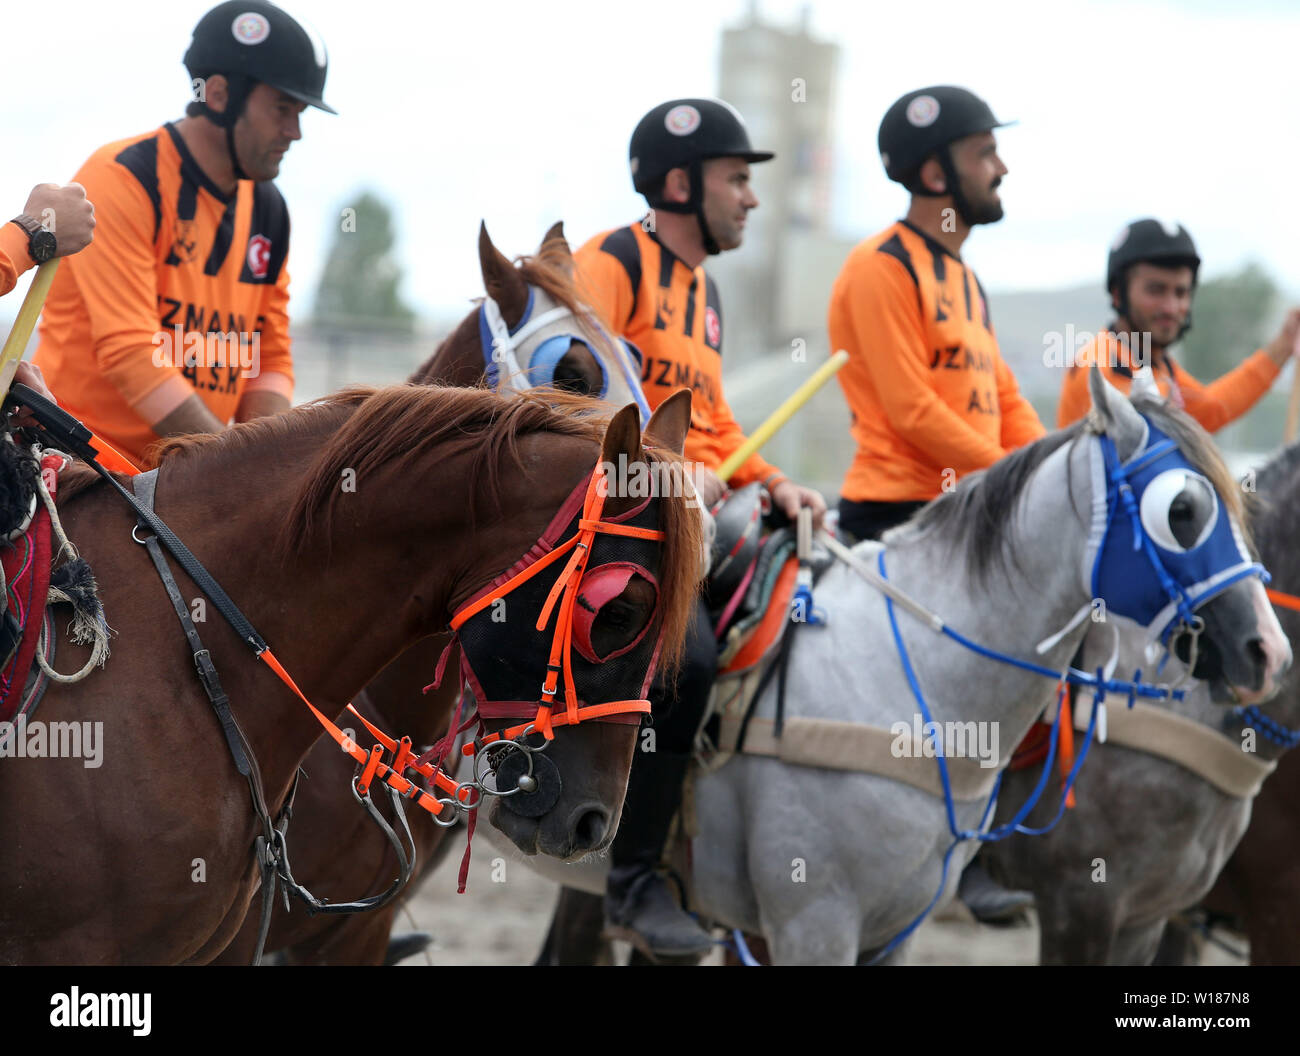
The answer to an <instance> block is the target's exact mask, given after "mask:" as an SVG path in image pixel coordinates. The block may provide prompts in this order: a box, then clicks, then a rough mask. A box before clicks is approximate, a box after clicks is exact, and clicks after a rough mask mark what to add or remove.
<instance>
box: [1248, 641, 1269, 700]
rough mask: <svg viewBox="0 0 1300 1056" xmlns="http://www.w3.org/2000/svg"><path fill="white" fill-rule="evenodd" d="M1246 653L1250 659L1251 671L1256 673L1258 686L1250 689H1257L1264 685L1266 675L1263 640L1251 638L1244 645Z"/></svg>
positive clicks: (1266, 659)
mask: <svg viewBox="0 0 1300 1056" xmlns="http://www.w3.org/2000/svg"><path fill="white" fill-rule="evenodd" d="M1246 653H1247V655H1249V657H1250V666H1251V669H1252V670H1254V671H1256V672H1258V676H1257V678H1256V682H1257V683H1258V685H1256V686H1252V687H1251V688H1252V689H1258V688H1259V687H1260V686H1262V685H1263V684H1264V678H1265V676H1266V675H1267V673H1268V650H1266V649H1265V648H1264V639H1263V638H1252V639H1251V640H1250V641H1249V642H1247V643H1246Z"/></svg>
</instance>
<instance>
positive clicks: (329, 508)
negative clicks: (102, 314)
mask: <svg viewBox="0 0 1300 1056" xmlns="http://www.w3.org/2000/svg"><path fill="white" fill-rule="evenodd" d="M577 402H578V398H577V397H572V396H565V395H562V394H557V393H539V394H526V395H523V396H512V397H509V398H503V397H499V396H496V395H494V394H491V393H487V392H483V391H461V390H450V389H437V388H421V387H412V386H400V387H392V388H387V389H379V390H373V389H367V388H354V389H350V390H345V391H344V392H341V393H339V394H336V395H335V396H332V397H328V398H326V399H325V400H322V401H319V402H317V403H316V404H312V405H308V406H306V407H303V408H299V409H297V410H294V411H291V412H289V413H288V414H285V415H282V416H277V417H273V418H264V419H259V420H257V421H254V422H250V423H247V424H244V425H240V426H236V427H235V428H233V429H231V430H228V431H227V432H225V433H221V434H218V435H215V436H212V437H205V438H189V439H186V440H182V441H176V442H173V443H172V444H170V445H169V446H168V447H167V448H165V449H164V452H163V455H162V458H161V463H160V464H161V468H160V470H159V480H158V488H157V511H158V515H159V516H160V517H162V518H163V520H165V521H166V522H167V523H168V524H169V525H170V526H171V528H172V529H173V530H174V531H175V532H176V534H177V535H178V536H180V537H181V538H182V539H184V540H185V541H186V542H187V544H188V545H189V547H190V549H191V550H192V551H193V552H194V554H195V555H197V556H198V558H199V559H200V560H201V561H203V562H204V563H205V565H206V566H207V567H208V568H209V569H210V570H212V571H213V572H215V574H216V575H218V576H219V578H220V580H221V582H222V584H223V585H224V586H225V588H226V590H227V591H228V592H229V594H230V595H231V596H232V597H233V598H234V599H236V602H237V603H239V604H242V605H243V607H244V611H245V612H246V614H247V615H248V617H249V619H250V620H251V621H252V623H253V624H254V625H255V626H256V627H258V628H259V629H260V631H261V633H262V634H263V636H264V637H265V638H266V640H267V641H268V642H270V643H271V644H272V645H273V646H274V647H275V648H276V651H277V653H278V655H279V659H280V661H281V662H282V663H283V664H284V666H285V668H287V670H288V671H289V672H290V673H291V674H292V675H293V676H294V677H295V678H296V680H297V682H298V684H299V685H300V686H301V688H302V690H303V692H304V693H305V694H306V696H307V697H308V698H309V699H311V700H312V701H314V702H315V703H316V705H317V706H318V707H319V708H320V709H321V710H322V711H323V712H324V713H325V714H327V715H331V716H335V717H337V716H339V715H341V714H342V713H343V711H344V707H345V705H346V703H347V701H348V700H350V699H351V698H352V697H353V696H354V695H355V694H356V693H357V692H359V691H360V689H361V688H362V687H363V686H364V685H366V684H367V683H368V682H369V681H370V680H371V679H373V678H374V677H375V676H376V675H377V674H378V673H379V672H380V671H381V670H382V669H383V668H384V667H385V665H386V664H387V663H389V662H390V661H391V660H392V659H393V658H394V657H396V656H398V655H399V654H400V653H402V652H403V651H404V650H405V649H407V648H408V647H409V646H410V645H412V644H414V643H415V642H417V641H419V640H421V639H424V638H427V637H428V636H429V635H431V634H433V633H434V632H436V631H438V630H439V629H440V628H441V627H443V626H446V624H447V620H448V616H449V614H451V613H453V612H455V611H456V610H457V608H458V607H459V606H460V605H461V604H462V603H463V602H465V601H466V600H467V599H469V598H471V597H472V596H474V594H475V593H476V592H479V591H481V590H482V589H484V588H485V587H486V586H487V585H488V584H490V583H492V582H493V581H494V580H495V579H497V578H498V577H499V576H500V574H501V572H502V570H503V569H504V568H507V567H509V566H510V565H511V564H512V563H514V562H516V560H517V559H518V558H519V557H520V555H523V554H525V553H526V552H529V551H530V549H531V548H533V547H534V545H535V544H536V543H537V542H538V540H539V539H540V538H542V536H543V533H544V532H545V531H546V530H547V529H548V526H549V525H551V523H552V521H553V520H554V519H555V518H556V514H557V511H558V510H560V509H561V508H562V507H563V506H564V505H565V504H566V502H567V501H568V500H570V499H571V497H572V495H573V493H574V490H575V488H576V487H578V486H585V482H586V481H588V480H590V479H591V476H592V472H593V470H594V468H595V467H596V465H597V462H598V461H599V460H603V461H616V460H617V458H618V457H620V456H623V457H626V458H627V459H628V460H629V462H636V461H638V460H650V461H661V460H665V459H666V460H672V459H674V458H675V457H676V456H674V455H672V454H670V453H668V452H664V451H646V450H644V449H643V448H642V446H641V434H640V429H639V426H638V422H637V412H636V409H635V408H625V409H624V410H623V411H620V412H619V413H618V414H617V415H615V416H614V417H613V418H612V419H604V418H597V417H595V416H591V415H585V416H579V415H577V414H575V413H574V412H575V410H576V408H575V404H576V403H577ZM583 406H589V405H586V404H584V405H583ZM541 467H544V471H542V472H539V471H538V470H539V468H541ZM652 476H653V474H652ZM73 491H74V489H73V488H66V489H65V490H64V492H63V494H62V497H61V505H60V515H61V517H62V520H63V526H64V528H65V530H66V532H67V535H68V537H69V538H70V539H72V540H73V541H74V542H76V543H77V545H78V546H79V547H80V549H81V553H82V556H83V557H85V558H86V559H87V560H88V561H89V562H90V564H91V565H92V567H93V568H94V570H95V574H96V577H97V580H98V583H99V587H100V593H101V596H102V598H103V601H104V605H105V608H106V612H107V615H108V618H109V621H110V622H111V623H112V624H113V626H114V628H115V630H116V634H117V637H116V640H115V644H114V655H113V656H112V657H111V658H110V660H109V662H108V664H107V665H106V666H105V668H104V669H103V670H102V671H96V672H95V673H94V674H93V675H91V677H89V678H87V679H86V680H85V681H81V682H78V683H75V684H70V685H53V686H51V688H50V690H49V692H48V694H47V695H46V698H45V700H44V702H43V704H42V705H41V708H40V711H39V713H38V715H37V717H36V720H34V721H41V722H45V723H54V722H78V723H80V722H84V721H94V722H97V723H102V724H103V725H102V727H100V728H101V729H102V731H103V733H102V737H101V745H102V752H101V753H100V758H99V760H98V761H99V762H100V763H101V764H102V765H98V766H94V767H92V766H90V765H87V764H88V763H89V760H86V761H83V760H82V759H79V758H46V757H42V758H33V757H32V756H31V754H30V753H29V755H28V756H27V757H21V758H7V759H6V760H5V761H4V764H3V766H0V801H2V802H4V803H5V810H4V811H3V814H2V816H0V846H3V847H4V853H3V855H0V890H3V891H4V892H5V898H4V900H3V905H0V962H5V963H23V964H51V963H62V964H176V963H206V962H208V961H210V960H211V959H212V958H213V957H215V956H216V954H217V953H219V952H220V951H221V950H223V949H225V948H226V947H227V946H228V945H229V944H230V942H231V940H232V938H233V937H234V935H235V933H236V931H237V930H238V928H239V927H240V925H241V923H242V922H243V920H244V918H245V915H246V914H247V911H248V907H249V903H250V900H251V898H252V896H253V894H254V893H255V891H256V889H257V886H258V877H259V874H258V869H257V865H256V863H255V862H254V858H253V854H252V849H253V846H254V840H255V837H256V836H257V835H258V834H259V831H260V827H259V825H258V823H257V821H256V818H255V815H254V813H253V811H252V809H251V808H250V804H249V790H248V787H247V785H246V784H245V782H244V780H243V779H242V778H241V777H240V775H239V774H238V772H237V771H236V769H235V767H234V766H233V765H232V760H231V757H230V754H229V751H228V750H227V748H226V745H225V744H224V743H223V739H222V737H221V735H220V731H219V728H218V727H217V725H216V724H215V723H214V721H213V717H212V715H211V714H210V709H209V705H208V703H207V701H206V699H205V696H204V694H203V692H202V690H201V688H200V686H199V683H198V681H197V679H196V678H195V677H194V668H193V664H194V661H193V657H192V655H191V652H190V650H189V649H188V648H187V647H186V643H185V638H184V637H183V635H182V634H181V633H180V631H179V629H178V628H177V627H176V624H175V619H176V618H175V615H174V613H173V612H172V609H171V604H170V602H169V601H168V598H167V595H166V593H165V591H164V589H163V586H162V584H161V583H160V582H159V581H158V579H157V576H156V574H155V572H154V571H153V569H152V567H151V566H150V563H149V561H148V560H147V557H146V555H145V554H144V553H143V552H142V551H141V550H140V549H139V548H138V547H137V545H136V543H135V542H133V541H132V528H133V525H134V521H135V517H134V516H133V514H132V512H131V510H130V509H129V508H128V507H127V506H126V504H125V503H123V502H122V501H121V499H120V497H119V496H117V495H113V494H110V491H109V489H107V488H104V487H94V486H85V487H83V488H81V489H80V490H78V491H76V493H75V494H74V493H73ZM653 502H654V513H655V514H656V515H657V517H658V523H659V528H660V529H661V530H662V531H663V533H664V536H663V541H662V542H661V543H660V544H658V546H656V547H653V549H654V551H655V554H656V560H655V561H654V562H652V563H654V564H656V565H657V566H658V567H657V575H658V578H659V590H658V597H657V600H656V598H655V597H654V594H653V592H650V591H645V590H643V589H633V588H635V587H639V586H641V584H639V582H638V581H637V580H636V578H635V577H633V579H631V580H629V582H628V586H627V590H626V592H625V594H624V595H622V596H620V597H619V598H618V601H619V602H620V604H621V613H620V620H616V621H615V622H614V624H613V626H612V627H611V628H610V631H611V632H613V634H612V636H613V637H614V638H615V640H620V636H623V637H626V639H627V641H628V642H629V643H630V642H631V641H632V640H634V639H635V638H636V637H637V636H638V635H639V634H641V633H645V632H644V630H643V629H644V628H646V626H647V624H648V623H649V621H652V620H653V621H655V624H656V625H657V626H658V628H659V630H660V631H661V632H662V636H663V637H662V650H663V651H662V653H661V659H662V658H663V657H669V658H671V657H672V656H673V655H674V654H675V652H676V651H677V650H679V649H680V646H681V641H682V638H683V636H684V631H685V626H686V622H687V620H688V618H689V614H690V612H691V606H692V604H693V588H694V578H693V569H694V567H695V564H696V560H697V554H698V552H699V548H700V546H701V537H700V529H699V522H698V518H697V517H696V516H695V514H694V513H693V512H692V511H690V510H689V509H688V508H687V506H686V505H685V503H684V502H683V501H681V500H680V499H672V500H667V499H655V500H653ZM637 505H644V501H643V500H635V499H627V498H620V497H618V496H616V495H611V496H610V497H609V498H608V499H607V500H606V502H605V508H604V510H603V513H602V517H603V518H604V519H609V518H611V517H618V516H620V515H623V514H627V513H628V512H629V511H631V510H632V509H633V508H635V507H636V506H637ZM616 538H617V537H616V536H606V535H604V534H601V535H598V536H596V539H595V541H594V543H593V544H592V545H593V552H594V551H595V550H596V549H597V548H599V547H600V546H601V543H602V540H605V539H616ZM552 567H557V566H552ZM678 569H681V570H684V571H680V572H679V571H676V570H678ZM176 578H177V580H178V583H179V585H180V590H181V594H182V597H183V598H185V599H187V600H190V599H197V598H198V597H200V591H199V590H198V588H197V587H196V586H195V584H194V583H193V581H192V580H191V579H190V578H189V577H188V576H186V575H185V574H184V573H183V572H180V571H177V572H176ZM59 622H61V621H59ZM526 630H527V629H525V631H526ZM202 633H203V636H204V639H205V640H204V644H205V645H206V647H207V648H208V649H209V650H210V651H211V655H212V658H213V660H214V661H215V662H216V665H217V667H218V668H219V669H220V671H221V675H222V679H223V682H224V685H225V688H226V691H227V692H228V693H229V695H230V699H231V706H232V710H233V712H234V715H235V718H236V719H237V720H238V722H239V723H240V725H241V727H242V729H243V731H244V735H245V738H246V740H247V743H248V745H249V747H250V749H251V754H252V755H253V756H254V757H255V758H256V760H257V762H258V763H259V764H260V770H261V774H262V778H263V787H264V788H265V791H266V798H267V806H268V807H269V810H270V813H271V814H272V815H275V814H278V812H279V810H280V808H281V806H282V804H283V803H284V801H285V799H286V797H287V795H288V792H289V789H290V786H291V784H292V782H293V779H294V775H295V773H296V772H297V770H298V767H299V764H300V763H301V762H302V761H303V759H304V757H305V756H306V754H307V751H308V749H309V748H310V747H311V745H312V744H313V743H314V742H315V741H316V740H317V738H318V737H319V735H320V732H321V727H320V725H319V724H318V723H317V721H316V719H315V718H313V717H312V715H311V714H310V713H309V712H308V711H307V709H306V708H305V707H304V706H303V705H302V703H301V702H300V701H298V700H297V699H296V698H295V697H294V696H292V695H291V694H290V693H289V692H288V691H287V690H286V689H285V687H284V686H283V685H282V684H281V683H280V682H278V681H277V680H276V679H275V677H274V676H273V674H272V673H271V672H270V671H268V670H266V669H264V667H263V665H261V664H255V663H253V662H252V658H251V657H249V656H248V653H247V649H246V645H245V643H244V642H243V641H241V640H240V638H239V637H238V636H237V635H236V634H235V633H234V632H233V631H232V630H231V629H230V628H229V627H228V626H227V625H226V624H225V623H224V622H222V621H212V622H210V623H208V624H206V625H205V626H204V629H203V632H202ZM500 633H501V647H500V648H501V650H502V651H503V652H504V651H505V650H507V649H509V648H511V643H512V642H513V641H517V640H518V637H519V635H520V633H521V631H520V629H519V628H517V627H511V626H510V625H509V624H508V623H502V624H501V632H500ZM649 633H655V631H654V630H653V629H652V630H651V631H650V632H649ZM59 654H60V660H61V661H63V662H66V663H67V665H68V667H69V668H72V669H75V668H78V667H80V666H81V665H82V664H83V663H84V662H85V660H86V659H87V657H88V655H89V654H88V650H87V649H86V648H85V647H81V646H77V645H75V644H73V643H72V642H71V641H69V640H68V639H67V638H66V636H64V637H63V640H62V641H61V642H60V643H59ZM603 655H609V653H608V652H606V653H605V654H603ZM541 674H542V672H541V671H539V672H538V675H539V676H540V675H541ZM647 678H648V671H645V670H642V671H640V672H633V671H628V672H626V677H624V678H622V679H620V680H619V684H618V685H617V686H616V687H614V688H615V689H616V690H617V691H618V692H617V695H618V696H619V697H622V698H628V699H632V698H636V697H638V696H640V695H643V694H642V693H641V687H642V686H643V685H644V684H645V682H646V680H647ZM583 692H584V691H583V690H582V689H579V695H582V693H583ZM601 699H608V698H607V697H606V698H601ZM506 724H507V723H506V721H497V722H494V723H493V724H492V725H493V726H496V727H500V726H503V725H506ZM390 732H393V733H395V734H397V735H399V736H400V735H401V733H402V732H403V731H390ZM635 734H636V726H635V725H630V724H614V723H610V724H606V723H601V722H594V723H583V724H582V725H580V726H578V727H576V728H561V729H560V730H558V732H557V733H556V736H555V740H554V741H553V742H552V743H551V745H550V746H549V749H548V752H547V755H548V757H549V759H550V761H551V762H552V763H554V764H555V766H556V767H557V768H558V770H559V772H560V773H561V774H563V788H562V791H561V792H560V794H559V799H558V801H557V802H556V803H555V804H554V806H553V807H552V808H551V809H550V810H549V811H547V812H545V813H544V814H542V815H541V816H540V817H537V818H527V819H521V818H518V817H516V816H515V815H513V814H511V815H509V816H508V817H503V816H502V812H501V810H500V804H499V803H498V804H497V805H496V808H495V810H494V812H493V814H492V817H491V820H492V822H493V823H494V824H501V825H502V827H503V829H505V828H506V826H508V831H509V833H510V835H511V838H512V839H515V840H516V841H517V842H518V843H519V844H520V845H521V846H524V847H526V848H527V849H528V850H530V851H533V852H535V851H537V850H542V851H544V852H546V853H550V854H556V855H559V856H575V855H581V854H585V853H587V852H589V851H591V850H595V849H598V848H600V847H601V846H604V845H605V844H606V843H608V841H609V839H610V838H611V837H612V834H613V831H614V828H615V825H616V822H617V817H618V813H619V811H620V810H621V806H622V797H623V793H624V790H625V788H626V784H627V774H628V770H629V767H630V764H631V758H632V751H633V744H634V740H635ZM361 743H362V744H366V743H368V742H366V741H365V740H364V738H362V739H361ZM340 754H341V753H340ZM353 809H355V806H354V807H353ZM293 845H294V840H293V829H292V827H290V831H289V846H290V848H292V847H293ZM300 879H301V878H300ZM318 893H321V894H328V895H329V896H331V897H334V896H338V895H346V896H351V895H352V894H354V892H351V891H348V892H337V891H329V892H318Z"/></svg>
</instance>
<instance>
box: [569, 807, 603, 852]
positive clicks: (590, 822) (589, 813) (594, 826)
mask: <svg viewBox="0 0 1300 1056" xmlns="http://www.w3.org/2000/svg"><path fill="white" fill-rule="evenodd" d="M608 829H609V815H608V814H606V813H605V812H604V811H603V810H584V811H583V812H582V814H581V815H579V817H578V820H577V821H576V822H574V825H573V846H574V849H575V850H579V851H589V850H591V849H592V848H593V847H597V846H599V844H600V841H601V840H603V839H604V838H605V833H606V831H608Z"/></svg>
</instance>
